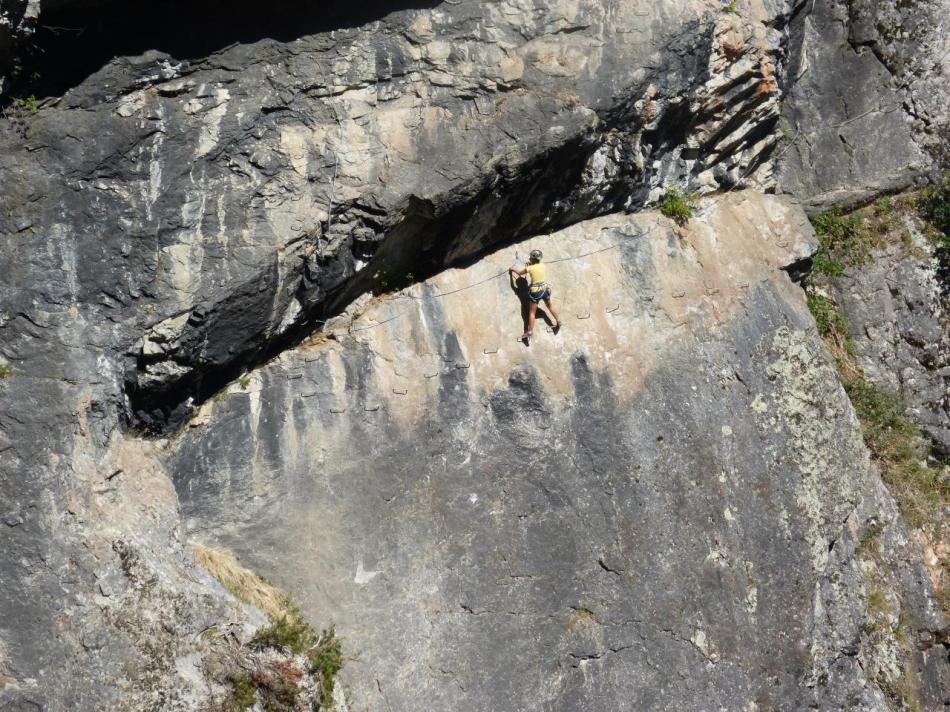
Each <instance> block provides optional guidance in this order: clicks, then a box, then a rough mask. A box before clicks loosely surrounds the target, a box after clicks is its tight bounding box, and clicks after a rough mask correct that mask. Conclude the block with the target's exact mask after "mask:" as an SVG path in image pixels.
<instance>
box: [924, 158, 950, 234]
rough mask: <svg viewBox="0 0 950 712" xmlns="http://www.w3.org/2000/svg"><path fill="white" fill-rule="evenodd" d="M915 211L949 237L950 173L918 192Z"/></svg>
mask: <svg viewBox="0 0 950 712" xmlns="http://www.w3.org/2000/svg"><path fill="white" fill-rule="evenodd" d="M917 209H918V211H919V212H920V215H921V217H923V218H924V220H926V221H927V222H929V223H930V224H931V225H933V226H934V227H935V228H936V229H937V230H939V231H940V232H941V233H943V235H944V236H945V237H946V236H950V171H947V172H946V173H944V174H943V176H942V177H941V179H940V180H939V181H938V182H937V183H936V184H934V185H931V186H928V187H927V188H924V189H923V190H922V191H920V195H919V196H918V198H917Z"/></svg>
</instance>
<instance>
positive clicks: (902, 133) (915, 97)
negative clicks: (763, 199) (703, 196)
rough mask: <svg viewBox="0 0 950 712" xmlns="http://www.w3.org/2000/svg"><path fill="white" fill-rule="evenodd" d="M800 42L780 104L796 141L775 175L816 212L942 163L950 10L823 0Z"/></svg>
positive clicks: (804, 17)
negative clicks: (947, 19)
mask: <svg viewBox="0 0 950 712" xmlns="http://www.w3.org/2000/svg"><path fill="white" fill-rule="evenodd" d="M805 7H806V8H808V9H809V11H807V12H802V13H801V14H800V15H798V16H797V17H796V19H795V20H794V22H793V23H792V27H793V29H792V31H791V36H792V37H794V38H796V39H797V42H796V43H795V44H794V45H793V48H792V52H791V54H792V61H791V63H790V65H789V67H788V71H787V73H786V76H787V77H788V81H789V86H788V89H787V96H786V98H785V99H784V101H783V109H784V113H785V116H786V117H787V119H788V127H787V131H788V132H789V133H790V134H791V135H796V136H800V140H798V141H796V142H795V144H794V145H793V146H792V147H791V149H790V150H789V151H788V152H787V153H786V154H785V156H784V159H783V161H782V166H781V169H780V171H779V174H780V178H779V180H780V183H781V184H782V187H783V189H785V190H787V191H789V192H792V193H794V194H795V195H797V196H799V197H800V198H802V199H804V200H806V201H808V202H809V203H810V204H811V205H813V206H815V207H828V206H829V205H831V204H833V203H838V202H845V203H855V202H860V201H862V200H867V199H868V198H871V197H873V196H874V195H877V194H880V193H881V192H893V191H896V190H900V189H902V188H906V187H907V186H909V185H911V184H913V183H914V181H915V180H920V179H921V178H923V177H925V176H926V175H927V174H928V173H929V172H931V171H932V170H933V169H934V168H935V167H937V168H939V166H940V165H941V164H943V165H945V164H946V157H947V155H946V150H947V148H946V147H947V145H948V144H947V131H948V127H950V116H948V113H947V112H948V109H947V107H948V106H950V96H948V89H947V86H948V84H947V81H946V77H947V75H948V70H950V67H948V62H950V34H948V33H947V31H946V17H947V16H948V14H950V3H948V2H947V1H946V0H933V1H929V2H921V3H899V2H890V1H888V0H882V1H878V0H867V1H865V0H858V1H857V2H839V1H838V0H817V1H816V2H814V3H811V4H807V5H805Z"/></svg>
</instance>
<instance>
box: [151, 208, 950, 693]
mask: <svg viewBox="0 0 950 712" xmlns="http://www.w3.org/2000/svg"><path fill="white" fill-rule="evenodd" d="M702 214H703V217H702V218H701V219H699V220H696V221H694V222H692V223H691V224H690V227H689V228H688V229H685V230H680V229H678V228H677V227H676V226H675V225H674V224H673V223H672V222H671V221H669V220H667V219H665V218H663V217H662V216H658V215H657V214H644V215H642V216H637V217H629V216H622V215H618V216H609V217H605V218H601V219H598V220H593V221H589V222H585V223H582V224H580V225H578V226H576V227H573V228H568V229H567V230H565V231H563V232H560V233H555V234H553V235H550V236H546V237H536V238H533V239H531V240H530V241H529V242H526V243H520V244H518V245H516V246H515V247H514V248H508V249H504V250H501V251H500V252H498V253H495V254H492V255H490V256H488V257H486V258H485V259H484V260H482V261H480V262H478V263H477V264H475V265H473V266H471V267H469V268H467V269H459V270H449V271H447V272H443V273H442V274H440V275H439V276H438V277H436V278H433V279H432V280H430V281H428V282H426V283H424V284H421V285H418V286H415V287H413V288H411V289H408V290H406V291H405V292H403V293H401V294H399V295H395V296H391V297H387V298H384V299H381V300H375V299H369V300H367V301H366V302H365V303H360V302H358V303H357V305H356V306H355V307H354V308H353V310H352V311H350V312H348V313H347V314H345V315H344V316H342V317H341V318H339V319H338V320H336V321H335V322H332V323H331V324H329V325H328V326H327V332H326V333H328V334H329V335H330V338H329V339H322V340H319V341H317V342H315V343H312V344H305V345H303V346H302V347H300V348H298V349H296V350H294V351H293V352H289V353H286V354H284V355H282V356H281V357H280V358H279V359H277V360H276V361H275V362H273V363H271V364H268V365H267V366H265V367H263V368H261V369H259V370H258V371H256V372H255V373H254V374H253V375H252V376H251V378H250V380H249V381H245V382H244V385H240V384H235V386H233V387H232V388H231V389H229V392H228V394H227V395H226V396H225V397H224V398H222V399H218V400H215V401H214V402H212V403H209V405H208V406H206V408H205V409H204V410H203V412H202V413H201V414H200V415H199V417H198V419H197V420H196V422H195V423H194V426H195V427H193V428H190V429H189V430H188V431H187V433H186V434H185V435H184V436H183V437H182V438H181V439H180V440H178V441H176V442H175V444H174V445H169V447H168V454H167V457H168V462H169V464H168V468H169V470H170V471H172V472H174V473H175V481H176V486H177V488H178V491H179V495H180V497H181V501H182V507H183V514H184V517H185V522H186V526H187V529H188V531H189V532H190V533H192V534H193V535H194V536H197V537H198V538H199V539H202V540H206V541H213V542H215V543H216V544H224V545H227V546H228V547H231V548H234V549H235V550H237V551H238V552H239V553H240V554H241V556H242V557H243V558H244V559H246V560H248V561H253V562H254V565H255V566H256V567H259V568H260V569H261V570H263V571H265V572H266V573H267V575H268V576H272V577H275V578H276V579H277V580H279V581H281V583H283V584H285V585H287V586H289V587H291V588H292V589H294V590H295V591H298V592H299V595H300V596H301V600H303V601H304V602H305V604H306V606H307V609H308V611H309V612H311V613H312V614H313V615H314V616H315V617H316V618H317V619H318V620H322V621H327V620H335V621H336V622H337V624H338V626H339V629H340V630H341V631H343V632H344V634H345V636H346V638H347V640H348V641H350V644H351V645H352V646H353V647H354V649H356V650H358V651H359V652H360V656H359V659H358V660H357V661H354V662H353V663H351V664H349V665H348V666H347V671H346V684H348V685H349V686H350V688H351V695H352V701H353V704H354V705H355V707H356V708H357V709H359V708H361V707H364V706H368V707H369V708H372V709H375V708H383V709H386V708H387V706H389V707H391V708H392V709H411V708H413V707H415V706H416V705H418V704H420V703H419V701H420V700H425V703H424V706H425V708H426V709H429V710H484V709H524V710H542V709H544V710H547V709H551V710H580V709H594V708H596V709H697V708H700V707H704V706H706V705H708V706H710V707H712V708H720V707H723V708H726V709H752V708H755V707H756V706H758V708H765V709H769V708H773V709H774V708H783V709H797V708H802V707H808V706H810V705H817V706H819V707H821V708H823V709H830V708H833V707H836V706H838V705H839V704H840V705H841V706H842V707H844V706H846V705H847V704H848V703H847V702H846V701H847V700H852V701H853V700H861V704H864V705H866V706H867V707H869V708H875V707H877V706H879V705H880V704H882V703H881V691H880V689H878V688H877V687H875V685H873V684H869V683H868V682H867V680H866V676H865V672H864V670H863V669H862V667H861V665H859V664H858V663H857V662H856V661H855V659H854V658H851V657H848V655H844V656H842V648H841V643H842V640H844V639H850V640H851V641H852V643H851V644H853V645H855V646H856V648H855V650H854V651H853V652H852V653H850V655H854V654H856V653H857V652H858V650H857V648H858V647H860V646H861V645H862V643H861V642H860V641H861V633H860V630H861V627H862V626H863V620H864V615H865V614H864V605H865V601H866V599H867V595H868V591H869V586H868V584H867V583H866V582H865V578H864V573H863V572H862V570H861V567H860V565H859V563H858V562H857V561H856V560H855V557H854V549H855V545H856V544H857V542H859V541H860V540H861V538H862V536H863V534H864V532H866V530H867V527H868V525H869V518H870V517H871V516H872V514H873V515H874V516H878V512H880V511H881V510H880V508H881V506H882V503H883V502H886V500H887V497H886V495H885V494H884V493H883V492H882V490H881V488H880V483H879V482H878V481H877V479H876V476H875V475H874V474H873V472H869V470H868V465H867V460H866V456H865V455H864V450H863V445H862V443H861V438H860V434H859V429H858V428H857V423H856V421H855V420H854V418H853V416H852V415H851V411H850V406H849V404H848V402H847V398H846V396H845V395H844V392H843V390H842V389H841V388H840V386H839V385H838V384H837V380H836V376H835V373H834V370H833V368H832V367H831V366H830V365H829V362H828V359H827V357H826V355H825V354H824V352H823V348H822V347H821V345H820V340H819V339H818V338H817V334H816V333H815V331H814V328H813V327H812V325H811V320H810V317H809V314H808V312H807V310H806V309H805V306H804V302H803V299H802V295H801V290H800V289H799V288H798V287H797V286H796V285H795V284H793V283H792V281H791V280H790V279H789V277H788V275H787V274H786V273H785V272H784V271H783V270H782V268H783V267H785V266H786V265H789V264H791V263H793V262H796V261H798V260H800V259H801V258H803V257H805V256H807V255H809V254H810V252H811V250H812V249H813V247H812V244H811V242H810V240H811V239H813V238H810V237H809V232H808V229H807V223H806V221H805V218H804V215H803V213H802V212H801V211H800V209H798V208H797V207H795V206H792V205H789V204H788V203H786V202H784V201H782V200H778V199H775V198H763V197H762V196H759V195H755V194H735V195H732V196H729V197H728V198H727V199H725V200H721V201H718V202H710V203H709V204H708V206H707V207H704V208H702ZM533 248H539V249H542V250H544V252H545V255H546V256H548V258H549V259H551V260H552V261H554V263H553V264H551V265H550V267H549V279H550V281H551V283H552V284H553V285H554V294H555V299H556V305H557V307H558V308H559V309H560V311H561V316H562V319H563V320H564V328H563V329H562V330H561V332H560V333H558V334H557V335H555V334H553V333H545V332H544V331H543V330H542V329H540V328H539V333H538V335H537V336H536V338H535V339H534V340H533V341H532V343H531V346H530V347H527V348H526V347H525V346H524V345H523V344H521V342H518V341H516V338H515V337H516V336H517V335H518V334H520V332H521V329H522V321H521V303H520V300H519V297H518V294H517V293H516V289H517V286H516V285H512V284H511V283H510V280H508V279H507V278H505V277H504V276H494V277H493V275H497V274H498V272H499V271H502V272H503V271H504V268H505V267H506V265H508V264H510V263H511V262H512V261H513V260H514V253H515V252H518V253H520V254H525V253H527V251H528V250H529V249H533ZM557 260H565V261H560V262H559V261H557ZM472 284H474V285H477V286H474V287H472V288H470V289H466V287H468V286H469V285H472ZM456 290H464V291H456ZM884 506H886V505H884ZM891 516H892V515H891ZM888 521H889V522H890V523H889V524H888V526H889V527H891V526H896V527H899V525H897V524H896V522H894V521H893V519H890V518H889V519H888ZM895 531H896V530H895ZM897 536H901V535H900V534H897ZM898 551H899V548H898ZM302 552H307V553H306V554H302ZM302 556H303V561H304V562H305V563H303V565H301V561H302V559H301V557H302ZM898 557H900V558H903V557H906V558H907V561H904V562H903V563H901V564H900V566H899V568H901V569H905V570H906V575H907V576H908V577H909V578H910V579H911V580H912V581H917V582H920V581H923V580H925V578H926V574H925V573H924V572H923V569H922V567H921V565H920V564H919V563H918V564H917V565H914V564H912V563H910V560H912V559H913V556H912V555H908V554H907V553H905V554H898ZM917 585H918V584H917V583H914V584H910V585H909V587H908V588H907V590H906V593H903V594H901V595H902V597H903V600H904V601H905V605H906V606H907V607H906V608H903V609H902V610H903V611H904V614H905V615H907V616H910V617H912V618H913V619H914V620H915V625H917V626H920V627H921V628H922V629H928V630H930V629H934V628H936V627H939V625H940V624H939V623H938V620H939V618H936V617H934V612H933V611H932V610H931V608H930V606H929V604H928V603H926V599H925V598H917V596H918V595H919V594H918V593H915V592H914V591H915V589H916V588H917ZM908 594H909V595H908ZM942 651H943V648H942V647H941V646H936V647H935V648H930V647H927V648H926V649H925V650H924V651H923V653H922V657H921V659H919V660H917V661H915V662H914V663H913V664H914V665H920V664H921V660H927V659H928V658H929V659H931V660H934V661H939V659H940V657H941V656H942ZM862 652H865V651H862ZM869 657H873V656H872V655H870V654H869ZM936 664H939V662H937V663H936ZM674 680H678V681H680V682H678V683H676V684H672V681H674ZM937 699H938V698H937V697H933V698H930V699H929V700H928V703H936V702H937Z"/></svg>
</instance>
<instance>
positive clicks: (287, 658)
mask: <svg viewBox="0 0 950 712" xmlns="http://www.w3.org/2000/svg"><path fill="white" fill-rule="evenodd" d="M194 550H195V559H196V561H197V562H198V563H199V564H201V566H202V567H203V568H205V569H206V570H207V571H208V572H209V573H210V574H211V575H212V576H214V578H216V579H217V580H218V581H219V582H220V583H221V585H222V586H224V587H225V588H226V589H227V590H228V591H229V592H230V593H231V594H232V595H233V596H234V597H235V598H237V599H238V600H240V601H241V602H242V603H246V604H247V605H250V606H254V607H256V608H258V609H260V610H261V611H263V612H264V613H266V614H267V617H268V618H269V619H270V623H269V624H268V625H265V626H263V627H262V628H260V629H259V630H258V631H257V633H255V635H254V637H253V638H252V639H251V641H250V642H249V643H248V644H247V645H246V646H242V649H240V650H239V651H237V653H235V654H234V655H232V656H231V657H230V658H228V659H220V660H217V661H216V664H214V665H212V666H211V667H212V668H213V670H212V677H215V678H217V679H219V680H221V681H223V682H224V683H226V684H227V685H228V686H229V687H230V691H229V693H228V695H227V697H226V698H225V699H224V700H223V701H222V703H221V705H222V709H224V710H227V711H228V712H239V711H241V710H245V709H247V708H248V707H250V706H252V705H254V704H256V703H257V702H260V703H261V704H262V705H263V708H264V709H265V710H268V712H284V711H285V710H286V711H288V712H289V711H290V710H296V709H299V708H300V704H301V702H304V703H306V702H307V701H308V700H307V696H309V697H310V698H311V699H310V700H309V703H310V705H311V707H312V709H313V710H315V711H318V710H322V709H327V708H329V706H330V705H331V704H332V702H333V690H334V688H335V686H336V677H337V674H338V673H339V672H340V670H341V669H342V667H343V644H342V642H341V641H340V639H339V638H338V637H337V635H336V631H335V630H334V628H333V626H330V628H328V629H325V630H324V631H323V632H321V633H317V631H316V630H315V629H314V628H313V626H312V625H311V624H310V623H309V622H308V621H307V620H306V619H305V618H304V617H303V614H302V613H301V612H300V607H299V606H298V605H297V604H296V603H295V602H294V601H293V600H292V599H291V597H290V596H288V595H286V594H285V593H283V592H281V591H280V590H279V589H278V588H276V587H275V586H274V585H272V584H271V583H269V582H268V581H266V580H265V579H263V578H262V577H260V576H258V575H257V574H255V573H254V572H252V571H250V570H249V569H247V568H245V567H244V566H242V565H241V564H240V563H239V562H238V560H237V559H236V558H235V557H234V555H233V554H231V553H230V552H228V551H226V550H223V549H209V548H207V547H203V546H195V547H194ZM274 653H277V655H274ZM305 678H309V679H305Z"/></svg>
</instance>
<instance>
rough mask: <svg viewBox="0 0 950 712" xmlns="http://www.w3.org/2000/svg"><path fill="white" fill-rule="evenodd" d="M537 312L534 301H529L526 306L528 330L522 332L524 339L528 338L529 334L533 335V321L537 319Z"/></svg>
mask: <svg viewBox="0 0 950 712" xmlns="http://www.w3.org/2000/svg"><path fill="white" fill-rule="evenodd" d="M537 311H538V303H537V302H535V301H531V302H530V303H529V304H528V330H527V331H526V332H524V335H525V336H526V337H529V338H530V336H531V334H533V333H534V320H535V318H536V317H537Z"/></svg>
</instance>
